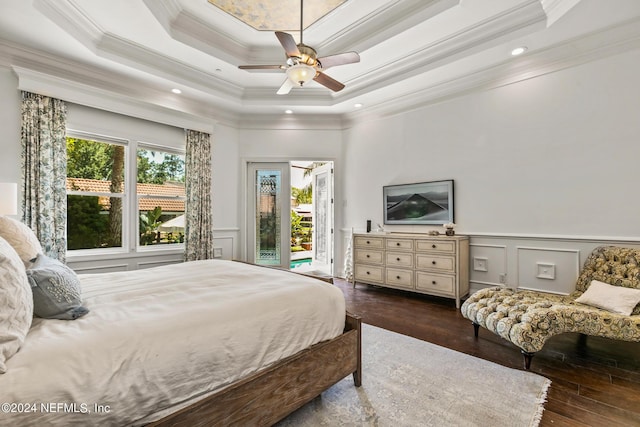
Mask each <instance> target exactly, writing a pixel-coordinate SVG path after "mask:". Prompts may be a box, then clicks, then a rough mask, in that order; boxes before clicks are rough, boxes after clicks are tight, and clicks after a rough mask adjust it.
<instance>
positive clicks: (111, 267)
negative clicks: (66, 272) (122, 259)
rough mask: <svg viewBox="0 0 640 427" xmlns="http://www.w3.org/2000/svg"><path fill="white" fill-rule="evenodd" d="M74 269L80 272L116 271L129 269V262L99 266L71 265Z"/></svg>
mask: <svg viewBox="0 0 640 427" xmlns="http://www.w3.org/2000/svg"><path fill="white" fill-rule="evenodd" d="M69 266H70V267H71V268H72V269H73V271H75V272H76V273H78V274H94V273H112V272H116V271H127V270H128V267H129V264H128V263H125V264H104V265H98V266H85V267H73V266H72V265H69Z"/></svg>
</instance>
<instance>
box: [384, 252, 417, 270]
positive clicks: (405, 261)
mask: <svg viewBox="0 0 640 427" xmlns="http://www.w3.org/2000/svg"><path fill="white" fill-rule="evenodd" d="M387 265H388V266H389V265H390V266H396V267H409V268H411V267H413V254H412V253H410V252H387Z"/></svg>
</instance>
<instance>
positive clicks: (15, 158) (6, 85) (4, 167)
mask: <svg viewBox="0 0 640 427" xmlns="http://www.w3.org/2000/svg"><path fill="white" fill-rule="evenodd" d="M20 103H21V95H20V91H19V90H18V78H17V77H16V76H15V75H14V74H13V73H12V71H11V70H9V69H8V68H4V67H0V153H2V155H0V182H20V176H21V172H20V152H21V148H20Z"/></svg>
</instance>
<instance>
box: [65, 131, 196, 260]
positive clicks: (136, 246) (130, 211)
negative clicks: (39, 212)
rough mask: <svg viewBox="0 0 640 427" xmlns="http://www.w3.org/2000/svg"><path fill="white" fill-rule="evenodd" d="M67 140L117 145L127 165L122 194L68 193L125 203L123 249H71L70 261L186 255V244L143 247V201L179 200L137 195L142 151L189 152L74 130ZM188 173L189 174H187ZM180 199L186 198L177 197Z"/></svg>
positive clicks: (67, 133) (68, 250) (123, 209)
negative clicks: (136, 256) (106, 257)
mask: <svg viewBox="0 0 640 427" xmlns="http://www.w3.org/2000/svg"><path fill="white" fill-rule="evenodd" d="M65 137H66V138H77V139H85V140H89V141H96V142H101V143H107V144H117V145H121V146H124V147H125V164H124V187H123V192H122V193H101V192H87V191H74V190H71V191H67V192H66V194H67V196H68V195H79V196H98V197H114V196H115V197H120V198H121V199H122V246H120V247H112V248H92V249H68V248H67V259H68V260H74V259H84V258H98V257H100V258H104V257H105V256H108V257H109V258H125V257H128V256H131V255H135V254H140V255H150V254H167V255H168V254H173V253H184V243H170V244H163V245H146V246H145V245H140V237H139V236H140V224H139V222H140V219H139V218H140V217H139V208H138V206H139V203H138V200H139V199H140V197H147V196H152V197H153V198H154V199H169V200H175V199H176V197H175V196H164V197H163V196H155V195H147V194H144V195H138V193H137V184H138V179H137V169H138V168H137V157H138V156H137V154H138V149H146V150H155V151H161V152H163V153H168V154H174V155H181V156H185V155H186V150H181V149H178V148H175V147H169V146H165V145H161V144H154V143H149V142H145V141H141V140H135V139H126V138H118V137H111V136H105V135H101V134H98V133H94V132H84V131H78V130H74V129H67V131H66V134H65ZM185 172H186V171H185ZM177 197H179V198H180V199H184V201H185V203H186V194H185V197H180V196H177Z"/></svg>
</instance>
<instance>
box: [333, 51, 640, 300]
mask: <svg viewBox="0 0 640 427" xmlns="http://www.w3.org/2000/svg"><path fill="white" fill-rule="evenodd" d="M638 75H640V52H639V51H632V52H627V53H625V54H624V55H618V56H614V57H609V58H606V59H604V60H599V61H596V62H591V63H588V64H585V65H581V66H578V67H574V68H571V69H565V70H562V71H559V72H555V73H551V74H547V75H543V76H540V77H536V78H532V79H529V80H524V81H521V82H518V83H515V84H511V85H508V86H504V87H500V88H496V89H493V90H489V91H485V92H481V93H474V94H470V95H467V96H463V97H459V98H456V99H452V100H449V101H447V102H442V103H440V104H436V105H431V106H428V107H424V108H421V109H419V110H416V111H412V112H408V113H404V114H400V115H397V116H393V117H388V118H384V119H378V120H375V121H373V120H371V121H366V122H362V123H360V124H358V125H356V126H355V127H353V128H352V129H350V130H349V131H347V132H345V159H344V161H345V163H346V164H348V165H349V167H348V168H346V170H345V172H346V173H345V177H344V180H345V181H344V183H345V188H344V197H343V205H344V210H343V212H344V216H345V229H343V232H344V234H346V230H347V229H349V228H350V227H355V228H356V229H358V230H362V231H363V229H364V226H365V220H366V219H371V220H373V223H374V224H375V223H377V222H382V187H383V186H384V185H388V184H401V183H410V182H420V181H431V180H441V179H454V180H455V222H456V223H457V229H456V230H457V232H460V233H463V234H471V235H475V236H477V237H476V238H475V239H472V245H473V243H474V241H475V243H476V244H478V245H479V246H478V247H477V248H476V250H477V253H479V254H480V253H482V255H483V256H484V252H486V251H487V249H486V248H493V249H494V252H495V254H494V255H492V256H494V260H493V261H491V260H490V265H493V266H496V268H498V270H497V271H493V272H490V274H488V276H491V277H490V280H487V281H486V282H485V281H483V280H481V279H478V274H476V275H475V277H476V280H477V281H478V282H479V283H480V282H482V283H483V284H487V285H490V284H496V283H497V278H498V276H499V274H503V273H504V274H506V273H509V274H508V276H507V283H508V284H511V285H520V286H529V287H536V286H537V285H535V283H536V282H539V280H538V279H537V278H532V277H530V276H531V275H529V276H523V275H522V274H521V273H522V271H525V270H532V268H531V267H532V265H533V264H536V265H537V263H538V262H543V261H545V260H551V261H549V262H551V263H554V264H555V263H557V264H558V269H559V270H560V271H558V276H562V277H570V275H567V274H562V273H563V271H566V269H569V268H572V269H573V270H575V263H574V261H575V259H578V260H579V263H580V265H581V262H583V261H584V258H585V256H586V254H585V252H586V253H588V251H589V248H590V247H593V246H595V245H597V244H600V243H602V242H605V243H606V242H608V241H612V242H613V241H623V242H629V243H632V244H633V243H639V242H640V222H639V221H638V213H639V212H640V197H637V194H638V191H637V181H638V179H639V178H640V168H639V167H638V159H640V143H639V141H640V119H639V118H640V115H639V114H640V81H639V80H638V78H637V76H638ZM386 229H387V230H389V231H400V230H402V231H413V232H426V231H428V230H429V228H426V227H419V226H413V227H399V226H396V227H393V226H388V227H386ZM485 236H490V237H492V240H491V242H488V243H487V242H486V241H485V240H482V239H481V237H485ZM495 236H498V238H497V239H496V238H495ZM500 236H502V237H500ZM541 236H545V238H550V239H551V241H552V243H550V242H549V240H544V239H542V240H541V239H540V237H541ZM512 238H515V240H514V239H512ZM522 239H525V240H522ZM536 239H538V240H536ZM558 241H561V242H563V243H562V245H560V247H559V248H558V243H557V242H558ZM584 242H588V245H587V246H588V247H585V245H584ZM525 247H526V248H529V247H534V248H536V249H532V250H530V251H529V252H527V251H526V250H525V249H524V248H525ZM550 247H553V251H547V252H545V251H540V250H538V249H537V248H550ZM565 250H567V251H570V252H571V251H574V253H577V255H576V256H575V257H574V258H571V261H570V262H569V264H571V265H565V261H564V258H563V257H565V255H566V253H565V252H563V251H565ZM575 251H577V252H575ZM489 252H491V251H490V250H489ZM524 255H526V256H524ZM473 256H474V253H473V246H472V257H473ZM478 256H479V255H478ZM518 258H519V259H518ZM523 260H526V261H523ZM523 262H525V263H526V265H523V264H522V263H523ZM521 264H522V265H521ZM561 264H562V267H561V266H560V265H561ZM508 266H511V267H510V268H508ZM483 274H484V273H483ZM571 277H573V276H571ZM473 278H474V272H473V271H472V279H473ZM563 280H564V281H563V282H562V283H560V282H558V283H556V284H550V285H549V286H548V287H550V288H552V289H553V288H556V289H557V290H558V291H562V290H563V289H565V288H566V287H567V281H566V280H568V279H563ZM532 283H533V284H534V285H532ZM544 283H545V284H546V283H547V282H544ZM538 287H539V286H538Z"/></svg>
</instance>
